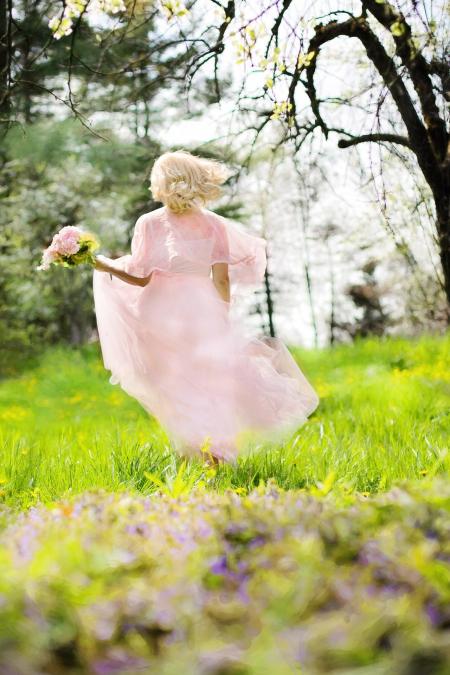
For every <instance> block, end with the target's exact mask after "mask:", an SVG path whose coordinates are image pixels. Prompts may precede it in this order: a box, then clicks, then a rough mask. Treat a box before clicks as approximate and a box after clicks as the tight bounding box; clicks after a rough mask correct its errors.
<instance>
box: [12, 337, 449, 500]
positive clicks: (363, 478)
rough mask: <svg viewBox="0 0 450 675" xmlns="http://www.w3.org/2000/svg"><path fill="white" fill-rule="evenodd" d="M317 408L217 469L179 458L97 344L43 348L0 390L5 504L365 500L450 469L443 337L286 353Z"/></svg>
mask: <svg viewBox="0 0 450 675" xmlns="http://www.w3.org/2000/svg"><path fill="white" fill-rule="evenodd" d="M293 352H294V354H295V355H296V357H297V358H298V360H299V362H300V363H301V365H302V368H303V369H304V371H305V373H306V374H307V375H308V377H309V378H310V379H311V381H312V382H313V383H314V385H315V386H316V388H317V390H318V392H319V395H320V396H321V404H320V407H319V408H318V410H317V412H316V413H315V414H314V415H313V416H312V417H311V418H310V420H309V421H308V423H307V424H306V425H305V426H304V427H302V428H301V429H299V431H298V434H294V435H293V436H292V438H290V439H289V441H288V442H286V443H285V444H284V445H283V446H282V447H266V448H264V447H263V448H261V449H260V450H259V451H256V450H255V452H254V453H252V454H251V455H250V456H248V457H243V458H242V459H241V460H240V461H239V462H238V464H237V465H236V466H224V467H221V468H219V469H218V470H217V471H211V470H209V469H207V468H206V467H205V466H204V465H203V463H202V462H201V461H191V462H188V463H187V464H185V463H183V462H182V461H181V460H180V459H178V458H177V457H175V455H174V454H173V452H172V451H171V447H170V443H169V441H168V439H167V437H166V434H165V433H164V430H162V429H161V428H160V427H159V425H158V424H157V422H156V421H155V420H154V419H153V418H151V417H150V416H148V415H147V413H146V412H145V411H144V410H143V409H142V408H141V407H140V406H139V404H138V403H137V402H136V401H134V400H133V399H131V398H129V397H128V396H127V395H126V394H125V393H124V392H122V390H121V389H120V388H119V387H117V386H114V387H113V386H112V385H110V384H109V382H108V375H109V373H108V372H107V371H105V370H104V368H103V364H102V362H101V358H100V355H99V350H98V345H96V344H93V345H88V346H86V347H85V348H83V349H81V350H71V349H67V348H54V349H50V350H49V351H48V352H47V353H46V354H45V356H44V358H42V360H41V361H40V362H39V364H38V365H36V366H34V367H31V368H29V369H28V370H27V371H26V372H24V373H23V374H21V375H20V376H18V377H16V378H13V379H9V380H5V381H3V382H2V383H0V423H1V432H0V448H1V450H0V498H1V499H2V500H3V501H4V502H6V503H7V504H9V505H17V506H18V507H19V508H20V507H24V506H27V505H29V504H32V503H34V502H36V501H38V500H43V501H49V500H52V499H57V498H59V497H61V496H62V495H64V494H65V493H67V492H68V491H70V492H71V493H74V494H76V493H80V492H82V491H83V490H86V489H93V488H98V487H101V488H105V489H106V490H112V491H117V490H125V489H131V490H138V491H140V492H142V493H146V494H149V493H151V492H154V491H155V490H163V491H165V492H166V493H167V494H172V495H174V496H178V494H179V493H181V492H188V491H189V490H190V489H192V488H194V487H195V486H198V485H200V486H202V485H207V487H208V488H210V489H212V490H224V489H227V488H233V489H237V490H238V491H241V492H243V493H244V492H248V491H249V490H251V489H253V488H254V487H256V486H258V485H259V484H260V483H261V482H266V481H267V480H269V479H274V480H275V481H276V482H277V484H278V485H279V486H280V487H282V488H284V489H293V488H305V487H315V488H316V489H322V490H329V489H331V488H336V487H338V488H339V489H345V490H347V491H354V490H357V491H359V492H362V493H372V492H376V491H380V490H383V489H387V488H389V486H390V485H392V483H393V482H395V481H398V480H402V479H418V480H420V479H422V478H423V477H425V476H426V477H431V476H433V475H435V474H438V473H441V472H445V471H447V470H448V467H449V463H450V460H449V455H448V446H449V438H450V369H449V363H450V336H446V337H440V338H438V337H422V338H420V339H418V340H416V341H407V340H403V339H389V340H385V341H380V340H367V341H364V342H360V343H359V344H356V345H353V346H339V347H337V348H335V349H333V350H322V351H317V352H314V351H310V352H302V351H300V350H293Z"/></svg>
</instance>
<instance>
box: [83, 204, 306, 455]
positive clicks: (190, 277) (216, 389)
mask: <svg viewBox="0 0 450 675" xmlns="http://www.w3.org/2000/svg"><path fill="white" fill-rule="evenodd" d="M216 262H225V263H228V265H229V268H228V270H229V278H230V284H231V297H232V300H233V299H234V298H235V293H236V290H238V289H241V290H242V289H243V288H246V289H247V290H248V289H252V288H254V287H256V286H257V285H258V284H260V283H261V282H262V281H263V278H264V272H265V268H266V240H265V239H263V238H261V237H257V236H254V235H252V234H250V233H248V232H246V231H245V230H244V229H243V228H242V227H241V226H240V225H238V224H236V223H234V222H233V221H231V220H229V219H227V218H224V217H222V216H219V215H217V214H216V213H214V212H213V211H210V210H208V209H206V208H199V209H195V210H194V211H193V212H191V213H189V214H183V215H177V214H175V213H173V212H171V211H170V210H169V209H167V208H166V207H162V208H159V209H157V210H155V211H152V212H150V213H146V214H144V215H142V216H141V217H140V218H139V219H138V221H137V222H136V226H135V229H134V234H133V239H132V242H131V254H128V255H124V256H121V257H120V258H116V259H115V260H114V261H113V265H114V267H117V268H118V269H121V270H123V271H125V272H128V273H129V274H133V275H135V276H142V277H143V276H148V275H149V274H150V273H152V276H151V279H150V281H149V283H148V284H147V286H145V287H140V286H133V285H131V284H128V283H126V282H124V281H122V280H121V279H118V278H117V277H115V276H112V277H111V276H110V275H109V274H108V273H105V272H100V271H98V270H94V277H93V289H94V302H95V312H96V318H97V327H98V332H99V338H100V344H101V350H102V356H103V362H104V366H105V368H106V369H108V370H110V371H111V373H112V374H111V377H110V380H109V381H110V382H111V384H120V386H121V387H122V388H123V389H124V390H125V391H126V392H127V393H128V394H129V395H130V396H133V397H134V398H135V399H137V400H138V401H139V402H140V404H141V405H142V406H143V407H144V408H145V409H146V410H147V411H148V413H150V414H151V415H153V416H154V417H156V418H157V419H158V421H159V422H160V423H161V424H162V425H163V427H164V428H165V430H166V432H167V434H168V437H169V438H170V440H171V441H172V442H173V445H174V448H175V450H177V451H178V452H179V453H180V454H186V455H194V454H199V453H200V448H201V447H202V446H203V447H205V446H204V444H205V443H206V445H207V446H208V445H209V448H210V450H211V452H213V453H214V454H215V455H216V456H221V457H223V458H224V459H227V460H232V459H233V458H235V457H236V456H237V455H238V454H239V453H240V452H241V451H243V450H244V449H246V448H248V447H253V446H252V445H251V444H252V443H254V441H255V439H257V440H258V441H260V440H261V439H262V440H266V439H267V440H269V438H270V440H271V441H278V440H283V437H285V436H286V435H288V434H291V433H293V432H294V431H295V430H296V429H297V428H298V427H299V426H300V425H301V424H302V423H304V422H305V420H306V418H307V417H308V415H310V414H311V413H312V412H313V411H314V410H315V408H316V407H317V405H318V403H319V399H318V397H317V394H316V393H315V391H314V389H313V388H312V387H311V385H310V384H309V382H308V381H307V379H306V378H305V377H304V375H303V374H302V372H301V370H300V368H299V367H298V365H297V363H296V362H295V360H294V359H293V357H292V355H291V354H290V352H289V351H288V349H287V348H286V346H285V345H284V344H283V342H282V341H280V340H279V339H278V338H270V337H264V336H261V337H258V338H255V337H250V336H248V335H245V333H244V332H243V331H242V330H241V327H240V326H239V325H237V324H236V322H235V321H234V320H233V319H232V318H231V316H230V314H229V305H228V303H227V302H226V301H224V300H223V299H222V298H221V297H220V295H219V293H218V291H217V289H216V287H215V286H214V283H213V281H212V277H211V265H212V264H213V263H216Z"/></svg>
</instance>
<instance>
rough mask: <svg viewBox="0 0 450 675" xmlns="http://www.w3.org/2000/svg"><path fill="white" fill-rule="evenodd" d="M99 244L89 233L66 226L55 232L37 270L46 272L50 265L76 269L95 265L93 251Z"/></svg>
mask: <svg viewBox="0 0 450 675" xmlns="http://www.w3.org/2000/svg"><path fill="white" fill-rule="evenodd" d="M99 246H100V243H99V242H98V240H97V239H96V237H95V236H94V235H93V234H92V233H91V232H84V230H82V229H81V228H79V227H74V226H72V225H66V226H65V227H62V228H61V229H60V230H59V232H57V233H56V234H55V235H54V236H53V239H52V243H51V244H50V246H48V247H47V248H46V249H45V250H44V251H43V253H42V260H41V264H40V265H39V266H38V267H37V268H36V269H38V270H48V269H49V267H50V265H52V264H54V265H63V266H64V267H76V265H81V264H83V263H88V264H89V265H95V256H94V255H93V253H92V252H93V251H95V250H96V249H97V248H98V247H99Z"/></svg>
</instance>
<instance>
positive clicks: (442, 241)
mask: <svg viewBox="0 0 450 675" xmlns="http://www.w3.org/2000/svg"><path fill="white" fill-rule="evenodd" d="M434 200H435V204H436V214H437V224H436V229H437V234H438V238H439V254H440V259H441V265H442V272H443V277H444V290H445V295H446V296H447V320H448V322H449V323H450V158H449V160H448V161H447V162H446V163H445V164H444V167H443V170H442V189H441V190H439V191H436V190H435V191H434Z"/></svg>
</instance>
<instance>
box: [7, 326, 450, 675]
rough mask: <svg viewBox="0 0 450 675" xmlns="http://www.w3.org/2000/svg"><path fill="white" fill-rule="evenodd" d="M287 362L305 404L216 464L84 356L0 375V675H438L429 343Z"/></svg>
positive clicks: (60, 354)
mask: <svg viewBox="0 0 450 675" xmlns="http://www.w3.org/2000/svg"><path fill="white" fill-rule="evenodd" d="M294 353H295V355H296V356H297V358H298V360H299V362H300V363H301V366H302V368H303V370H304V371H305V373H306V374H307V375H308V377H309V378H310V379H311V381H312V382H313V383H314V385H315V386H316V388H317V389H318V391H319V394H320V396H321V405H320V407H319V409H318V410H317V412H316V413H315V414H314V415H313V416H312V417H311V418H310V420H309V421H308V423H307V424H306V425H305V426H303V427H302V428H301V429H299V430H298V433H295V434H293V436H292V438H290V439H288V441H287V442H286V443H285V444H284V445H283V446H280V447H269V446H267V447H260V448H259V449H258V448H255V450H254V452H252V453H251V454H250V455H249V456H247V457H242V458H241V459H240V460H239V461H238V463H237V464H236V465H233V466H220V467H219V468H217V469H215V468H211V467H208V466H206V465H205V464H204V463H202V462H201V461H200V460H192V461H188V462H186V461H183V460H181V459H180V458H178V457H176V456H175V455H174V453H173V452H172V450H171V447H170V443H169V441H168V439H167V437H166V435H165V433H164V430H162V429H161V428H160V427H159V425H158V424H157V422H156V421H155V420H154V419H152V418H151V417H149V416H148V415H147V413H146V412H145V411H144V410H143V409H142V408H141V407H140V406H139V405H138V404H137V403H136V401H134V400H133V399H131V398H129V397H127V396H126V395H125V394H124V393H123V392H122V391H121V390H120V389H119V388H118V387H113V386H111V385H110V384H109V382H108V373H107V372H106V371H105V370H104V368H103V365H102V362H101V358H100V354H99V351H98V345H89V346H87V347H85V348H83V349H81V350H71V349H68V348H53V349H50V350H48V352H47V353H46V354H45V355H44V357H43V358H42V359H41V360H40V361H39V363H37V364H34V365H31V364H30V366H29V368H28V369H27V370H26V371H24V372H22V373H21V374H19V375H18V376H17V377H15V378H11V379H8V380H4V381H3V382H1V383H0V422H1V432H0V534H1V536H0V568H1V572H2V573H1V575H0V673H1V674H2V675H3V674H5V675H43V674H44V673H45V674H46V675H66V674H68V675H137V674H138V673H146V674H147V675H148V674H150V673H154V674H155V675H178V674H179V673H180V672H183V673H186V675H289V674H290V673H296V674H298V675H330V674H331V675H448V673H449V670H448V663H449V662H450V637H449V626H450V616H449V613H448V607H449V606H450V575H449V566H448V564H447V563H448V561H449V557H450V551H449V547H448V532H449V531H450V509H449V505H450V491H449V490H450V482H449V481H448V467H449V462H450V460H449V455H448V446H449V439H450V372H449V368H448V365H449V363H450V336H447V337H441V338H437V337H433V338H432V337H422V338H420V339H418V340H416V341H406V340H402V339H389V340H386V341H380V340H367V341H364V342H360V343H358V344H356V345H353V346H340V347H337V348H335V349H333V350H323V351H317V352H302V351H298V350H294Z"/></svg>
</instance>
